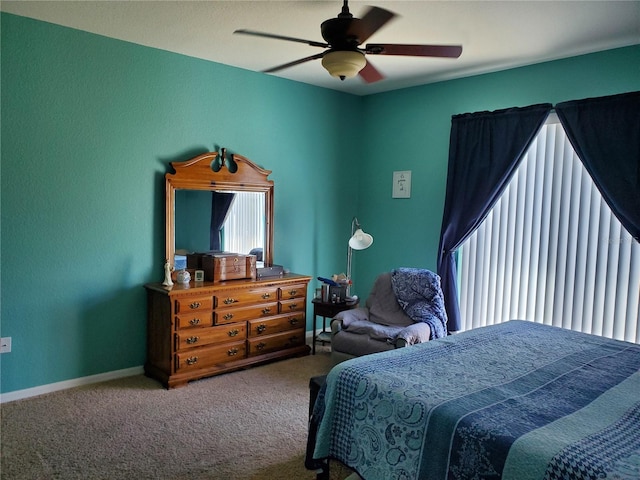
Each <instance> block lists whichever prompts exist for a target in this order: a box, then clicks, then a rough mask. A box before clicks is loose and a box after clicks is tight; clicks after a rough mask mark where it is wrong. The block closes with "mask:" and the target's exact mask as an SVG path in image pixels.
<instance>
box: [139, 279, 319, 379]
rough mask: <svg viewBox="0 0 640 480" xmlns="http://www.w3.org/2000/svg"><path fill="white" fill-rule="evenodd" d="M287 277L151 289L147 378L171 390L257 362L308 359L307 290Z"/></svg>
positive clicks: (302, 281) (155, 285) (151, 286)
mask: <svg viewBox="0 0 640 480" xmlns="http://www.w3.org/2000/svg"><path fill="white" fill-rule="evenodd" d="M310 280H311V277H307V276H304V275H296V274H287V275H284V276H281V277H272V278H263V279H258V280H232V281H227V282H217V283H213V282H199V283H197V284H196V283H194V282H193V281H192V282H191V283H189V284H186V285H182V284H175V285H173V287H165V286H163V285H162V284H161V283H150V284H147V285H145V288H146V290H147V302H148V307H147V311H148V313H147V362H146V363H145V367H144V369H145V373H146V374H147V375H148V376H150V377H152V378H155V379H157V380H159V381H160V382H161V383H162V384H163V385H164V386H165V387H167V388H173V387H178V386H182V385H186V383H187V382H188V381H190V380H196V379H198V378H203V377H208V376H211V375H216V374H218V373H224V372H228V371H231V370H236V369H239V368H244V367H247V366H250V365H253V364H257V363H260V362H265V361H269V360H274V359H279V358H286V357H292V356H301V355H308V354H309V351H310V347H309V346H308V345H306V343H305V329H306V328H305V327H306V321H305V313H306V306H307V286H308V284H309V281H310Z"/></svg>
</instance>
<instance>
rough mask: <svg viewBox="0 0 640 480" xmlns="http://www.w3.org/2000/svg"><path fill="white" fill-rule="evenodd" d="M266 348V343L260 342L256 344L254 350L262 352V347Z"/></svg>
mask: <svg viewBox="0 0 640 480" xmlns="http://www.w3.org/2000/svg"><path fill="white" fill-rule="evenodd" d="M266 346H267V344H266V343H262V342H260V343H259V344H257V345H256V348H257V349H258V350H264V347H266Z"/></svg>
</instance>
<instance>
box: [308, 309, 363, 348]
mask: <svg viewBox="0 0 640 480" xmlns="http://www.w3.org/2000/svg"><path fill="white" fill-rule="evenodd" d="M311 303H313V347H312V350H313V355H315V354H316V342H322V344H323V345H324V344H325V343H331V328H329V330H327V318H328V319H329V322H331V319H332V318H333V317H335V316H336V315H337V314H338V313H339V312H342V311H344V310H351V309H352V308H356V307H357V306H358V304H359V302H355V303H353V304H351V303H346V302H342V303H331V302H323V301H322V299H320V298H314V299H313V300H312V301H311ZM318 317H322V331H321V332H320V333H316V322H317V320H318Z"/></svg>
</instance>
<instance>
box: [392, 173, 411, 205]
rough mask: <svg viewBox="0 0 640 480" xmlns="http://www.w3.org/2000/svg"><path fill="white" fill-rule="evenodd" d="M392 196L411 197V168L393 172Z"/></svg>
mask: <svg viewBox="0 0 640 480" xmlns="http://www.w3.org/2000/svg"><path fill="white" fill-rule="evenodd" d="M391 196H392V198H411V170H403V171H401V172H393V190H392V195H391Z"/></svg>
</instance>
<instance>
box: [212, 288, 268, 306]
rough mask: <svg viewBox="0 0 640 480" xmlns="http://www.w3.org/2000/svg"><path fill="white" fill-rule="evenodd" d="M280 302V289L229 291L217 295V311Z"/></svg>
mask: <svg viewBox="0 0 640 480" xmlns="http://www.w3.org/2000/svg"><path fill="white" fill-rule="evenodd" d="M277 300H278V288H277V287H268V288H252V289H247V290H228V291H227V292H221V293H219V294H217V295H216V302H215V305H216V309H218V308H231V307H241V306H243V305H250V304H252V303H261V302H275V301H277Z"/></svg>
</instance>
